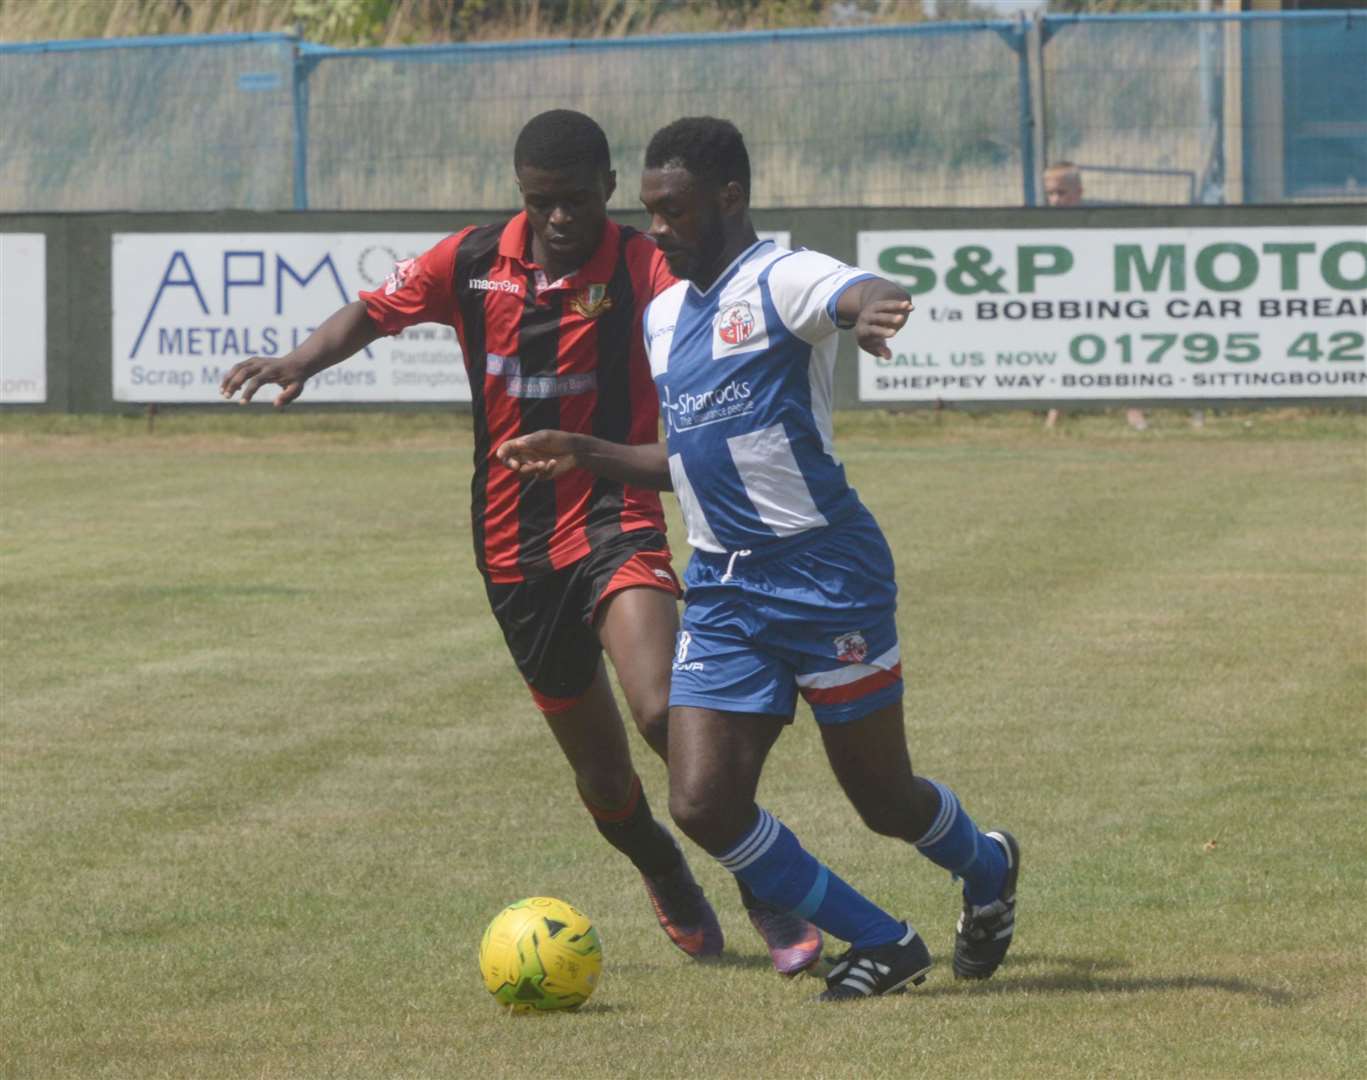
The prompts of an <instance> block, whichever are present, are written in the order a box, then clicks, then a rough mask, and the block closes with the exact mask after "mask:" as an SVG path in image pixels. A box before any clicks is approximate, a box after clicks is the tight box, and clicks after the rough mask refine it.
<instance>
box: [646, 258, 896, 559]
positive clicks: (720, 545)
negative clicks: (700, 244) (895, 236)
mask: <svg viewBox="0 0 1367 1080" xmlns="http://www.w3.org/2000/svg"><path fill="white" fill-rule="evenodd" d="M872 276H873V275H871V274H867V273H864V272H863V271H860V270H856V269H854V268H852V267H849V266H846V265H845V264H844V263H841V262H838V261H837V260H835V259H832V258H830V257H829V256H826V255H822V254H819V253H818V252H815V251H789V250H787V249H786V248H781V247H778V246H776V245H775V244H774V243H773V242H772V241H769V240H760V241H758V242H756V243H755V244H753V245H751V246H750V247H749V248H747V249H746V250H745V251H743V252H742V253H741V254H740V255H738V256H737V257H736V259H735V261H734V262H732V263H731V265H730V266H729V267H728V268H727V269H726V270H725V271H724V272H723V273H722V274H721V276H720V277H718V278H717V280H716V281H715V282H714V283H713V284H712V287H711V288H709V289H708V290H707V291H706V292H701V291H699V290H698V288H697V286H695V285H693V284H692V283H691V282H687V281H681V282H679V283H678V284H677V285H674V286H673V287H672V288H669V289H667V290H665V291H664V292H663V293H661V294H660V295H659V296H657V297H656V298H655V299H654V300H653V301H652V302H651V304H650V306H649V307H648V308H647V309H646V313H645V318H644V326H643V330H644V333H645V339H646V350H647V352H648V354H649V356H650V373H651V376H652V378H654V380H655V388H656V390H658V391H659V395H660V404H661V406H662V412H663V413H664V417H665V434H666V442H667V445H668V450H669V471H670V475H671V477H672V478H673V481H674V491H675V493H676V494H677V495H678V498H679V504H680V506H681V508H682V510H683V516H684V521H685V523H686V524H687V526H688V542H689V543H690V544H691V545H692V546H693V547H694V548H695V549H698V550H701V551H711V552H728V551H730V552H734V551H739V550H741V549H749V550H752V551H755V552H756V554H758V552H759V551H761V550H763V549H764V548H765V547H766V546H769V545H772V544H775V543H777V542H779V541H781V540H784V539H786V538H788V537H792V536H796V535H797V534H799V533H803V532H806V531H807V530H809V529H814V528H817V527H819V526H822V525H827V524H832V523H835V522H839V521H843V520H845V519H846V518H848V517H849V516H850V515H852V514H853V513H855V512H856V511H857V510H858V508H859V505H860V504H859V498H858V496H857V495H856V494H855V492H854V490H853V489H852V488H851V487H850V486H849V484H848V483H846V481H845V469H844V467H843V466H842V465H841V464H840V461H839V459H838V458H836V456H835V453H834V451H833V449H832V444H831V435H832V431H831V407H832V398H833V380H834V374H835V353H836V326H835V303H836V300H837V299H838V298H839V297H840V294H841V293H842V292H844V290H845V289H846V288H848V287H849V286H850V285H852V284H854V283H855V282H856V281H862V280H864V279H865V278H868V277H872Z"/></svg>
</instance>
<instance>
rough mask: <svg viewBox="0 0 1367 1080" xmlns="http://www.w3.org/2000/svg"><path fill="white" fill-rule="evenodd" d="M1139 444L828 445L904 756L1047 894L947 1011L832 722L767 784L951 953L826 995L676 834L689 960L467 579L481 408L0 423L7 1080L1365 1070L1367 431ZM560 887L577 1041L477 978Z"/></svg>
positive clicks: (874, 438)
mask: <svg viewBox="0 0 1367 1080" xmlns="http://www.w3.org/2000/svg"><path fill="white" fill-rule="evenodd" d="M1154 419H1155V423H1154V426H1153V427H1152V428H1151V429H1150V430H1149V431H1147V432H1143V433H1136V432H1133V431H1130V430H1129V429H1128V428H1127V427H1125V426H1124V424H1123V422H1122V421H1121V420H1119V419H1117V418H1116V417H1115V416H1114V415H1112V416H1107V417H1095V418H1085V419H1073V420H1070V421H1069V422H1068V423H1067V424H1065V426H1064V427H1063V428H1062V429H1061V430H1060V431H1057V432H1044V431H1042V430H1040V428H1039V422H1038V419H1037V418H1030V417H1026V416H1023V415H1016V416H1004V415H1001V416H991V417H984V418H980V419H977V420H973V419H969V418H965V417H956V416H946V417H944V418H943V420H942V421H940V422H937V421H936V420H935V419H934V418H932V417H930V416H927V415H925V414H917V415H901V416H889V415H886V414H868V415H859V416H853V415H850V416H843V417H841V423H840V427H841V434H840V439H839V443H838V445H839V447H840V450H841V452H842V456H843V457H844V458H845V460H846V462H847V464H848V467H849V471H850V474H851V477H852V479H853V481H854V483H855V484H856V486H858V487H859V488H860V490H861V492H862V493H863V495H864V498H865V500H866V501H867V502H868V503H869V504H870V506H871V507H872V508H873V509H874V511H875V513H876V514H877V515H878V517H879V518H880V520H881V521H882V523H883V525H884V527H885V529H886V531H887V532H888V534H889V537H890V539H891V542H892V545H893V550H894V552H895V554H896V556H897V559H898V565H899V580H900V583H901V588H902V603H901V612H900V618H901V629H902V648H903V657H904V665H905V667H906V670H907V673H908V677H909V679H908V691H909V692H908V730H909V736H910V740H911V745H912V752H913V760H914V761H915V762H916V764H917V766H918V768H919V769H921V770H923V771H924V772H925V773H926V774H927V775H930V776H934V777H936V778H939V779H942V780H944V781H946V782H948V783H950V784H952V785H953V786H954V787H955V788H956V789H957V790H958V791H959V793H960V795H961V796H962V798H963V800H964V803H965V805H966V806H967V807H968V808H969V810H970V811H971V812H972V813H973V814H974V815H975V816H976V817H977V819H978V820H979V822H980V823H982V824H983V825H984V826H992V825H1004V826H1006V827H1009V828H1010V829H1012V830H1013V831H1014V832H1015V833H1016V835H1017V836H1018V837H1020V839H1021V841H1022V844H1023V848H1024V860H1023V863H1024V869H1023V873H1022V879H1021V890H1020V896H1021V901H1020V903H1021V907H1020V916H1019V932H1018V935H1017V941H1016V945H1015V947H1014V948H1013V951H1012V953H1011V955H1010V956H1009V958H1008V960H1007V963H1006V965H1005V966H1004V967H1003V969H1002V970H1001V972H1000V973H999V974H998V976H997V977H996V978H994V979H993V980H992V981H990V982H989V983H986V984H981V985H963V984H956V983H955V981H954V980H953V978H952V977H951V976H950V974H949V965H948V958H949V951H950V943H951V938H952V930H953V922H954V918H955V913H956V889H955V888H954V887H953V886H952V885H951V883H950V882H949V880H948V878H947V877H946V875H945V874H944V873H942V872H941V871H938V870H937V869H935V868H934V867H932V866H931V865H929V864H928V863H926V862H925V861H924V860H922V859H920V858H919V857H918V856H916V855H915V853H914V852H912V851H910V850H908V849H906V848H905V847H903V846H899V845H898V844H896V843H894V842H892V841H889V840H884V839H880V838H877V837H874V836H872V835H870V834H868V833H867V832H866V831H865V830H864V829H863V828H862V826H861V825H860V824H859V822H858V821H857V819H856V818H855V815H854V814H853V812H852V811H851V809H850V808H849V807H848V805H847V804H846V803H845V801H844V799H843V797H842V796H841V794H840V792H839V790H838V788H837V786H836V784H835V782H834V780H833V778H832V777H831V776H830V774H829V771H828V769H827V767H826V765H825V763H824V760H823V759H822V757H821V753H820V746H819V740H818V739H817V736H816V733H815V731H814V729H813V725H812V722H811V719H810V716H809V714H807V713H806V712H805V709H804V711H803V712H802V713H801V714H800V716H799V719H798V722H797V724H796V725H795V726H794V727H793V728H792V729H791V730H790V731H789V732H788V733H787V734H786V735H785V736H784V738H783V739H782V740H781V741H780V743H779V745H778V747H777V748H776V750H775V753H774V756H773V758H772V761H771V765H770V768H769V772H768V775H767V778H766V781H765V783H764V787H763V790H762V798H763V800H764V802H765V803H766V804H767V805H768V806H769V807H770V808H771V809H773V810H774V811H775V812H776V813H778V814H779V815H781V816H782V817H783V818H784V819H785V820H786V821H787V822H788V823H789V824H790V825H791V826H792V827H793V828H794V829H795V831H796V832H797V833H798V834H799V835H800V836H801V837H802V838H803V839H804V841H805V842H806V843H807V845H808V846H809V847H810V848H811V849H812V850H813V851H814V852H816V853H817V854H818V855H819V856H821V857H823V858H824V859H826V860H827V861H828V862H830V863H831V864H832V865H833V866H834V867H835V868H836V869H837V870H839V871H840V872H842V873H843V874H845V875H846V876H847V877H848V878H849V879H850V880H852V881H853V882H855V883H856V884H858V885H860V886H861V887H863V888H864V889H865V890H866V891H867V892H869V893H870V894H871V895H872V896H873V897H875V898H876V899H877V900H879V901H880V902H881V903H883V904H885V905H886V906H888V907H889V908H890V909H891V910H893V911H894V912H897V913H898V914H901V915H905V916H907V917H909V918H911V919H912V920H913V921H914V922H915V923H916V924H917V926H918V927H919V928H920V929H921V930H922V932H923V934H924V935H925V937H926V938H927V940H928V942H929V943H930V945H931V947H932V950H934V951H935V952H936V954H937V960H938V961H939V963H938V966H937V968H936V970H935V971H934V972H933V973H932V975H931V978H930V980H929V981H928V982H927V984H926V986H924V987H922V988H921V989H920V990H918V991H914V992H912V993H909V994H907V995H905V996H901V997H897V998H892V999H886V1000H881V1001H874V1002H867V1003H863V1004H862V1005H855V1006H851V1007H847V1008H827V1007H818V1006H815V1005H812V1004H810V1003H809V1002H810V999H811V998H812V996H813V995H814V994H815V992H816V991H817V990H818V989H819V987H818V984H817V983H815V982H814V981H812V980H810V979H801V980H797V981H794V982H785V981H783V980H781V979H779V978H778V977H776V976H775V975H774V974H773V973H772V972H771V971H770V970H769V969H768V966H767V959H766V958H765V957H764V956H763V954H762V951H761V948H760V944H759V941H758V939H757V938H756V937H755V935H754V934H753V932H752V931H751V930H750V928H749V925H748V923H747V922H746V921H745V919H744V917H743V914H742V913H741V911H740V907H739V903H738V901H737V898H736V896H735V892H734V889H733V888H732V886H731V885H730V883H729V882H728V881H727V880H725V875H724V874H723V873H722V872H721V871H720V869H719V868H718V867H716V866H715V864H712V863H711V862H710V861H709V860H708V859H706V858H705V857H704V856H703V855H702V854H701V853H699V852H698V851H696V849H692V848H690V855H691V857H692V861H693V865H694V867H695V870H696V871H697V873H698V876H699V877H700V878H701V879H702V881H703V883H704V885H705V886H706V887H707V888H708V890H709V892H710V894H711V895H712V897H713V898H714V900H715V901H716V904H717V907H718V909H719V912H720V914H721V918H722V922H723V925H724V927H725V929H726V931H727V934H728V939H729V945H728V950H727V954H726V956H725V957H724V958H723V960H722V961H721V962H719V963H716V964H711V965H707V966H703V965H696V964H693V963H690V962H688V961H687V960H686V959H685V958H684V957H683V956H682V955H681V954H679V953H677V952H676V951H675V950H674V949H673V948H672V947H671V946H670V945H669V944H668V943H667V942H666V940H665V938H664V936H663V935H662V934H661V933H660V932H659V930H658V929H657V928H656V927H655V926H654V923H653V919H652V917H651V915H650V912H649V910H648V907H647V905H646V901H645V898H644V895H643V893H642V891H641V889H640V887H639V885H638V883H637V881H636V880H635V878H634V876H633V874H632V873H631V870H630V867H629V865H628V864H627V863H626V862H625V860H623V859H621V857H620V856H617V855H616V854H615V853H613V852H612V851H611V850H610V849H608V848H607V847H606V846H605V845H604V844H603V843H602V842H601V841H600V840H599V839H598V838H597V835H596V834H595V833H594V831H593V829H592V827H591V825H590V823H589V820H588V818H587V816H586V815H585V814H584V812H583V811H582V809H581V808H580V807H579V804H578V801H577V799H576V798H575V796H574V792H573V787H572V783H571V780H570V777H569V775H568V772H567V770H566V768H565V767H564V765H563V764H562V762H561V760H560V758H559V755H558V752H557V751H556V749H555V747H554V745H553V743H552V741H551V739H550V738H549V736H548V735H547V734H546V732H545V731H544V730H543V729H542V724H541V723H540V721H539V719H538V718H537V715H536V714H535V712H534V711H533V710H532V708H531V705H530V702H529V700H528V698H527V695H526V693H525V691H524V690H523V688H522V686H521V684H520V681H519V680H518V678H517V676H516V674H515V672H514V669H513V667H512V664H511V662H510V661H509V660H508V658H507V656H506V653H505V650H504V646H503V643H502V640H501V638H500V636H499V633H498V630H497V628H496V626H495V624H494V622H493V620H492V618H490V616H489V614H488V611H487V606H486V602H485V599H484V596H483V592H482V589H481V587H480V584H479V581H478V578H477V577H476V575H475V573H474V571H473V568H472V561H471V554H470V536H469V519H468V481H469V470H470V465H469V449H470V438H469V432H468V423H467V422H466V421H464V420H462V419H461V418H459V417H455V418H452V417H440V416H422V415H412V414H406V415H400V416H378V415H366V416H357V415H348V416H332V415H321V414H312V413H296V414H292V415H291V414H285V415H282V416H275V415H244V414H243V413H241V412H237V411H232V412H231V413H230V412H229V411H228V410H226V409H225V410H224V412H223V413H222V414H217V413H213V414H210V413H198V414H188V415H177V414H173V415H171V416H169V417H163V418H161V419H160V420H159V421H158V426H157V429H156V431H155V432H154V433H151V434H148V433H147V431H146V425H145V423H144V422H143V421H141V420H136V419H125V418H105V419H102V420H94V419H72V418H66V417H37V416H30V417H15V416H5V417H0V469H2V470H3V472H0V486H2V491H0V498H2V500H3V503H2V504H3V511H2V512H0V567H2V568H3V576H2V577H0V598H2V606H0V630H2V631H3V641H2V642H0V644H2V645H3V652H2V653H0V658H2V659H0V663H2V664H3V667H2V668H0V676H2V678H3V684H2V686H0V693H2V695H3V696H2V697H0V706H2V708H3V715H2V716H0V721H2V731H0V735H2V738H3V742H2V743H0V750H2V752H3V757H2V758H0V844H2V845H3V864H2V865H0V905H2V906H3V926H2V927H0V935H2V936H0V1076H4V1077H7V1078H8V1077H15V1078H18V1077H23V1078H30V1077H32V1078H42V1077H81V1078H86V1077H91V1078H97V1077H134V1078H138V1080H152V1078H161V1077H166V1078H170V1077H177V1078H183V1077H195V1078H203V1077H256V1078H277V1077H328V1078H350V1077H354V1078H360V1080H374V1078H377V1077H414V1078H416V1077H466V1076H480V1077H490V1078H492V1077H521V1076H527V1075H544V1076H553V1077H593V1078H597V1077H603V1078H616V1077H688V1078H699V1077H708V1078H710V1077H734V1076H747V1077H750V1076H753V1077H843V1076H861V1077H869V1076H873V1077H892V1076H899V1077H902V1076H919V1075H943V1076H974V1077H977V1076H985V1077H1008V1076H1031V1077H1036V1076H1050V1077H1052V1076H1126V1077H1135V1076H1142V1077H1171V1076H1228V1077H1235V1076H1238V1077H1244V1076H1268V1077H1271V1076H1276V1077H1302V1076H1303V1077H1324V1076H1340V1077H1356V1076H1361V1075H1363V1074H1364V1073H1367V1024H1365V1023H1364V1019H1363V1018H1364V1016H1367V977H1365V976H1364V972H1367V916H1364V910H1365V909H1364V905H1363V898H1364V896H1367V888H1365V886H1367V824H1365V823H1367V805H1365V804H1367V798H1365V797H1364V789H1365V785H1364V782H1363V781H1364V776H1367V722H1365V721H1364V715H1367V422H1365V421H1364V418H1363V417H1362V416H1361V415H1358V416H1343V415H1332V414H1330V415H1322V414H1311V413H1284V414H1278V413H1266V412H1261V413H1249V414H1247V415H1238V416H1221V417H1215V418H1212V419H1211V420H1210V421H1208V423H1207V426H1206V427H1205V428H1204V429H1203V430H1201V431H1193V430H1190V429H1189V428H1188V427H1187V425H1186V419H1185V415H1183V414H1177V413H1174V414H1171V415H1168V414H1159V415H1158V416H1156V417H1155V418H1154ZM671 513H672V507H671ZM675 536H676V542H677V543H679V544H680V546H682V542H681V540H677V538H678V537H679V536H681V533H679V532H678V530H677V526H676V529H675ZM634 747H635V749H636V752H637V760H638V766H639V768H640V771H641V773H642V775H643V777H644V779H645V782H646V787H647V791H648V792H649V793H650V795H651V797H652V798H653V800H654V802H655V805H656V807H657V809H658V810H660V812H661V813H663V812H664V811H663V808H664V805H665V783H664V775H663V769H662V767H661V766H660V765H659V764H658V763H657V762H656V761H654V760H652V759H651V758H649V757H648V754H647V751H646V748H645V746H644V743H643V742H642V741H641V740H640V739H636V740H635V742H634ZM534 894H549V895H553V896H560V897H563V898H564V899H566V900H569V901H571V902H572V903H574V904H575V905H576V906H578V907H580V908H581V909H582V910H584V911H586V912H587V913H589V915H590V916H591V917H592V918H593V919H594V920H595V921H596V923H597V925H598V927H599V929H600V932H601V934H602V937H603V940H604V948H605V957H606V963H605V976H604V982H603V984H602V986H601V987H600V989H599V991H598V992H597V994H596V995H595V996H594V998H593V999H592V1001H591V1002H590V1003H589V1005H588V1006H586V1007H585V1009H584V1010H583V1011H582V1012H580V1013H578V1014H576V1015H565V1016H534V1017H509V1016H505V1015H503V1014H501V1013H500V1012H499V1011H498V1009H497V1008H496V1007H495V1005H494V1004H493V1002H492V1001H491V1000H490V999H489V997H488V995H487V994H486V993H485V991H484V990H483V988H482V985H481V983H480V980H479V977H478V972H477V969H476V964H475V954H476V950H477V947H478V943H479V937H480V933H481V932H482V930H483V927H484V925H485V923H486V922H487V921H488V919H489V918H491V917H492V916H493V915H494V914H495V913H496V912H497V911H498V910H499V909H500V908H502V907H503V906H504V905H505V904H506V903H508V902H510V901H512V900H515V899H518V898H520V897H522V896H528V895H534Z"/></svg>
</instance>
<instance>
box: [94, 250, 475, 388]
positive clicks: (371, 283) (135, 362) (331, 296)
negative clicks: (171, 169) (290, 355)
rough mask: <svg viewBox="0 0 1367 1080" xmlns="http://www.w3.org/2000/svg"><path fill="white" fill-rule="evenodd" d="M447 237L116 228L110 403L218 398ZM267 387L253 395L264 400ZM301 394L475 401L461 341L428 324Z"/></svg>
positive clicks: (381, 343) (382, 343) (383, 341)
mask: <svg viewBox="0 0 1367 1080" xmlns="http://www.w3.org/2000/svg"><path fill="white" fill-rule="evenodd" d="M441 239H442V234H440V233H246V234H243V233H189V234H186V233H179V234H175V233H119V234H116V235H115V236H114V240H113V257H112V260H111V261H112V272H113V287H112V293H111V295H112V296H113V300H114V320H113V322H114V334H113V338H114V343H113V344H114V349H113V378H114V399H115V400H116V401H129V402H209V401H221V400H222V398H220V397H219V394H218V385H219V382H220V381H221V380H222V378H223V376H224V374H225V373H226V372H227V371H228V369H229V368H231V367H232V366H233V364H235V363H236V362H237V361H239V360H245V359H247V357H249V356H283V355H284V354H285V353H287V352H289V351H290V350H291V349H293V348H294V347H295V346H296V345H298V344H299V343H300V342H302V341H303V340H304V338H306V337H307V336H308V335H309V333H310V332H311V331H312V330H313V329H314V328H315V327H316V326H318V324H319V323H321V322H322V321H323V320H324V319H326V318H327V317H328V316H329V315H331V314H332V313H333V312H334V311H336V310H337V309H338V308H339V307H341V306H343V305H344V304H347V303H350V302H351V301H353V300H355V299H356V296H357V293H359V292H360V291H362V290H365V289H374V288H375V287H377V286H378V285H380V284H381V283H382V282H383V281H384V279H385V276H386V275H387V274H388V273H389V271H390V270H391V269H392V268H393V266H394V263H395V262H397V261H398V260H400V259H406V258H411V257H412V256H414V255H418V254H420V253H422V252H423V251H426V250H427V249H428V248H429V247H431V246H432V245H433V244H435V243H437V242H438V241H439V240H441ZM274 396H275V394H274V390H273V388H270V387H268V388H267V389H266V391H265V392H263V393H260V394H258V395H257V397H256V400H257V401H264V402H269V401H271V400H273V398H274ZM300 400H302V401H432V402H440V401H469V400H470V384H469V381H468V379H467V378H466V374H465V365H464V363H463V360H462V357H461V352H460V344H459V342H458V341H457V340H456V332H455V330H454V329H453V328H451V327H450V326H440V325H437V324H433V323H427V324H423V325H421V326H414V327H410V328H409V329H408V330H405V331H404V332H403V333H401V334H399V335H397V336H395V337H392V338H388V337H386V338H380V339H379V340H378V341H376V342H375V343H374V344H373V345H371V346H370V347H369V348H367V349H366V350H365V351H364V352H361V353H358V354H357V355H356V356H354V357H352V358H351V359H350V360H348V361H346V362H345V363H342V364H338V365H337V366H336V367H333V368H329V369H328V370H327V371H324V372H322V373H321V374H319V375H317V376H316V377H314V378H313V379H310V380H309V383H308V386H307V387H306V388H305V389H304V393H303V395H302V397H301V399H300Z"/></svg>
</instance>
